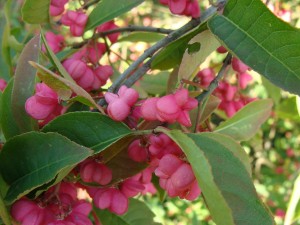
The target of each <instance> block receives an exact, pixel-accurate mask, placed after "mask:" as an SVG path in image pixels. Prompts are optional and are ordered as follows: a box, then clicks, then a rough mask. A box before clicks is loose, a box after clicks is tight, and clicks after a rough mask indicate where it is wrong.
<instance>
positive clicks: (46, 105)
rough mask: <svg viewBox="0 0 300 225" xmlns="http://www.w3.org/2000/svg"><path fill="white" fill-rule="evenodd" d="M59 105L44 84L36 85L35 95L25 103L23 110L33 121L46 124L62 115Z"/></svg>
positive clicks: (51, 91) (54, 93)
mask: <svg viewBox="0 0 300 225" xmlns="http://www.w3.org/2000/svg"><path fill="white" fill-rule="evenodd" d="M59 103H60V102H59V98H58V95H57V94H56V92H55V91H53V90H52V89H51V88H49V87H48V86H47V85H46V84H44V83H38V84H36V92H35V94H34V95H33V96H31V97H30V98H28V99H27V101H26V103H25V110H26V112H27V113H28V114H29V115H30V116H32V117H33V118H34V119H36V120H44V122H45V123H47V122H49V121H51V120H52V119H53V118H55V117H56V116H58V115H60V114H61V113H62V110H63V107H62V106H61V105H60V104H59Z"/></svg>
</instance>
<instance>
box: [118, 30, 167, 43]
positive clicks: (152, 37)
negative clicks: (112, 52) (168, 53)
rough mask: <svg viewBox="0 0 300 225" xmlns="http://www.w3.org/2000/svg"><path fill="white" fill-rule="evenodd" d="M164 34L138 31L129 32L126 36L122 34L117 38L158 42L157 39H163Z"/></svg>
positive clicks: (122, 40)
mask: <svg viewBox="0 0 300 225" xmlns="http://www.w3.org/2000/svg"><path fill="white" fill-rule="evenodd" d="M164 37H165V35H163V34H158V33H153V32H138V33H130V34H128V35H127V36H124V37H122V38H120V39H119V40H118V42H124V41H128V42H139V41H141V42H146V43H152V42H158V41H159V40H161V39H163V38H164Z"/></svg>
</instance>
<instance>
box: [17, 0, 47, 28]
mask: <svg viewBox="0 0 300 225" xmlns="http://www.w3.org/2000/svg"><path fill="white" fill-rule="evenodd" d="M49 9H50V0H25V2H24V5H23V7H22V18H23V20H24V21H25V22H27V23H31V24H41V23H48V22H49V20H50V16H49Z"/></svg>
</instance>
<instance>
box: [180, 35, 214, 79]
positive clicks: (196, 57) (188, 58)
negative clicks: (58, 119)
mask: <svg viewBox="0 0 300 225" xmlns="http://www.w3.org/2000/svg"><path fill="white" fill-rule="evenodd" d="M195 43H198V44H199V45H200V49H199V50H197V51H194V52H190V51H189V49H187V50H185V52H184V55H183V58H182V61H181V64H180V66H179V71H178V80H179V81H180V80H181V79H187V80H190V78H191V76H192V75H193V74H194V73H195V71H196V70H199V66H200V65H201V63H203V62H204V60H205V59H206V58H207V57H208V56H209V55H210V54H211V53H212V52H213V51H215V50H216V49H217V48H218V47H219V46H220V43H219V41H217V39H216V38H215V37H214V35H213V34H212V33H211V32H210V31H209V30H205V31H203V32H201V33H200V34H197V35H196V36H195V37H193V38H192V39H191V40H190V41H189V45H192V44H195Z"/></svg>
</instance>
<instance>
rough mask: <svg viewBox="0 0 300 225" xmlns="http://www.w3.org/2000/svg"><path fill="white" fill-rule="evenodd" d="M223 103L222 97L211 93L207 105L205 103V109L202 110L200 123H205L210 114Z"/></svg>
mask: <svg viewBox="0 0 300 225" xmlns="http://www.w3.org/2000/svg"><path fill="white" fill-rule="evenodd" d="M220 103H221V99H219V98H218V97H216V96H214V95H210V96H209V98H208V99H207V102H206V103H205V105H203V107H204V109H203V110H202V112H201V115H200V118H199V124H201V123H203V122H204V121H205V120H207V119H208V118H209V116H210V115H211V114H212V113H213V112H214V111H215V110H216V109H217V108H218V106H219V105H220Z"/></svg>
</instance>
